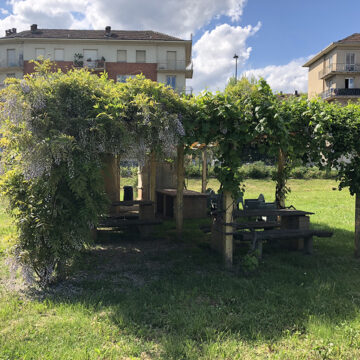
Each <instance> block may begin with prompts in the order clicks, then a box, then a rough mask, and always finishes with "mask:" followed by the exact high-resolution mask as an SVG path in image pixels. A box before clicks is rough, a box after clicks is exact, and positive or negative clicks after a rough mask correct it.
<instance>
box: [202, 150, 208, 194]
mask: <svg viewBox="0 0 360 360" xmlns="http://www.w3.org/2000/svg"><path fill="white" fill-rule="evenodd" d="M201 157H202V177H201V192H202V193H206V185H207V156H206V147H204V148H203V149H202V151H201Z"/></svg>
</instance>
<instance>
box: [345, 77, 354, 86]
mask: <svg viewBox="0 0 360 360" xmlns="http://www.w3.org/2000/svg"><path fill="white" fill-rule="evenodd" d="M354 87H355V84H354V78H348V79H345V89H353V88H354Z"/></svg>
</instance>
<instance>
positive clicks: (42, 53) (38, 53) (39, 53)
mask: <svg viewBox="0 0 360 360" xmlns="http://www.w3.org/2000/svg"><path fill="white" fill-rule="evenodd" d="M40 56H42V57H43V58H44V57H45V49H42V48H41V49H35V59H38V58H39V57H40Z"/></svg>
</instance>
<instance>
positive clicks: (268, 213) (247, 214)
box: [234, 209, 314, 217]
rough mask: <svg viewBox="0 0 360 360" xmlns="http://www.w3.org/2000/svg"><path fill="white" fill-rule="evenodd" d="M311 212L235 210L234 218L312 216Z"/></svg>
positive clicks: (293, 210)
mask: <svg viewBox="0 0 360 360" xmlns="http://www.w3.org/2000/svg"><path fill="white" fill-rule="evenodd" d="M313 214H314V213H313V212H310V211H302V210H295V209H251V210H247V209H245V210H235V211H234V216H235V217H251V216H280V217H286V216H305V215H313Z"/></svg>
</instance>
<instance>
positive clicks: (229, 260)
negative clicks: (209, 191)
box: [223, 191, 234, 267]
mask: <svg viewBox="0 0 360 360" xmlns="http://www.w3.org/2000/svg"><path fill="white" fill-rule="evenodd" d="M223 210H224V211H225V219H224V220H225V223H226V224H231V223H232V222H233V210H234V201H233V198H232V194H231V193H230V192H229V191H224V192H223ZM232 233H233V227H232V226H231V225H224V226H223V256H224V261H225V266H226V267H231V266H232V264H233V235H232ZM229 234H230V235H229Z"/></svg>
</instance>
